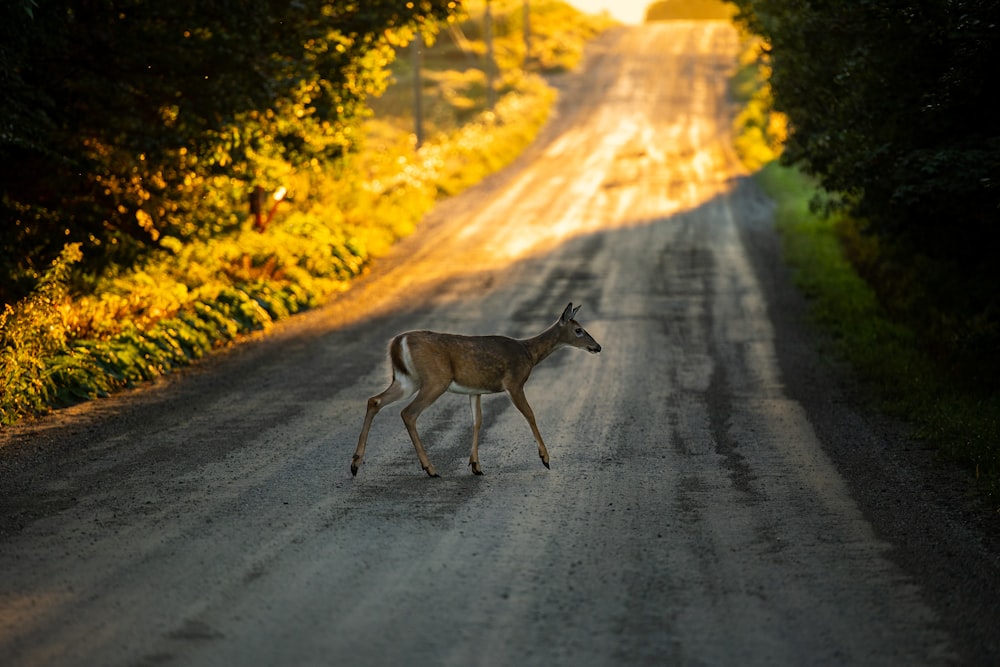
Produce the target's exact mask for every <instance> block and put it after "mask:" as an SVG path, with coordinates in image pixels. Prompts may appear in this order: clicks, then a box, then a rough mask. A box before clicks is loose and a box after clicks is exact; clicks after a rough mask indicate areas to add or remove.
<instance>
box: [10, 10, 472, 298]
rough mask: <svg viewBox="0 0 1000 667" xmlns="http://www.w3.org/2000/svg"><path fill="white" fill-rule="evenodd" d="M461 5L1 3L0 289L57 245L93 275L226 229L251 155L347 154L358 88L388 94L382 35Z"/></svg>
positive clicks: (360, 104)
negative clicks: (73, 246)
mask: <svg viewBox="0 0 1000 667" xmlns="http://www.w3.org/2000/svg"><path fill="white" fill-rule="evenodd" d="M456 10H457V3H456V2H453V1H449V0H417V1H414V2H407V3H401V2H393V1H390V0H354V1H350V0H348V1H339V2H322V1H320V0H300V1H299V2H295V3H287V2H279V1H277V0H262V1H261V2H255V3H252V4H247V3H241V2H232V0H197V2H195V1H194V0H178V1H177V2H169V3H162V2H153V1H152V0H76V1H71V2H40V4H38V3H35V2H34V1H33V0H22V2H15V3H8V4H6V5H5V6H4V7H3V9H0V19H2V23H3V26H4V27H3V28H0V31H2V33H0V34H2V36H3V38H4V39H3V43H2V45H0V77H2V78H0V82H2V83H3V84H4V85H3V86H2V87H0V114H2V115H0V256H2V257H3V259H2V260H0V263H2V265H0V276H3V277H4V279H3V280H2V281H0V297H2V298H3V299H4V300H5V301H6V300H11V299H13V298H16V297H17V296H19V295H20V294H23V293H24V292H25V291H26V289H27V288H28V287H30V285H31V284H32V282H33V281H34V279H35V278H36V277H37V275H38V274H39V267H44V266H46V265H47V264H48V262H49V261H50V260H51V259H52V257H54V256H55V255H56V254H58V252H59V250H60V249H61V248H62V246H63V245H64V244H65V243H67V242H72V241H77V242H82V243H83V244H84V248H85V257H86V258H87V259H86V261H87V262H89V268H90V269H91V270H100V268H101V266H102V265H106V264H110V263H118V264H122V263H126V264H127V263H129V262H132V261H134V260H135V259H136V258H138V257H140V256H142V255H143V254H144V253H146V252H148V251H149V250H150V249H151V248H154V247H156V242H157V240H158V239H160V238H162V237H163V236H164V235H170V236H173V237H176V238H179V239H181V240H183V239H185V238H189V237H191V236H193V235H199V234H211V233H220V232H224V231H225V229H226V228H227V227H231V226H232V225H234V224H237V223H238V222H239V220H240V217H239V216H238V215H237V214H236V211H237V210H240V209H242V208H244V207H245V202H246V197H247V195H248V193H249V192H250V191H251V190H252V188H253V185H254V183H253V182H252V181H254V180H255V179H257V178H260V177H263V178H266V177H267V174H266V166H263V167H262V166H261V163H262V161H263V160H262V158H265V157H266V158H280V159H281V160H284V161H286V162H287V163H289V164H291V165H293V166H295V165H306V164H310V163H312V162H313V161H315V160H318V161H330V160H335V159H337V157H338V156H340V155H342V154H344V153H345V152H346V151H349V150H351V148H352V146H353V145H354V143H355V140H354V136H355V132H354V128H355V126H356V124H357V122H358V119H359V118H360V117H361V115H362V111H363V109H364V100H365V98H366V96H367V95H369V94H373V93H378V92H380V90H381V87H382V86H384V82H385V76H386V75H385V73H384V66H385V64H386V63H387V62H388V60H389V58H391V50H390V49H389V48H388V46H387V45H386V42H385V35H386V31H387V30H391V29H399V28H404V27H406V26H410V27H418V26H420V25H424V24H427V23H432V22H434V21H436V20H440V19H444V18H445V17H447V16H448V15H449V14H450V13H452V12H454V11H456ZM206 207H207V208H209V209H211V210H212V212H213V213H214V214H215V215H214V216H209V215H205V212H206V211H205V209H206ZM196 213H198V214H197V215H196ZM210 218H211V219H214V220H215V221H216V222H214V223H212V224H210V225H206V224H205V223H204V220H206V219H210Z"/></svg>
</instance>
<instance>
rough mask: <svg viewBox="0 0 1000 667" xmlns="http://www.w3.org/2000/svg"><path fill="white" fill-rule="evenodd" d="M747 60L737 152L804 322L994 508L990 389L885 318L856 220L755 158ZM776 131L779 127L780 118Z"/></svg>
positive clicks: (760, 143) (996, 446)
mask: <svg viewBox="0 0 1000 667" xmlns="http://www.w3.org/2000/svg"><path fill="white" fill-rule="evenodd" d="M755 60H756V58H755V57H752V56H747V57H746V58H744V60H743V63H742V68H741V69H742V70H743V71H741V72H740V73H739V74H738V75H737V77H736V78H735V79H734V86H733V89H734V95H736V96H737V98H738V99H739V100H740V101H741V102H742V103H744V104H746V105H747V106H748V108H750V107H753V109H752V111H750V112H748V113H744V114H741V115H740V117H739V118H738V119H737V127H736V134H737V136H738V138H737V149H738V151H739V152H740V153H741V156H742V157H743V159H744V161H745V163H746V164H747V166H748V168H750V169H751V170H753V171H755V172H756V175H755V177H756V179H757V181H758V183H759V184H760V185H761V187H762V188H763V189H764V191H765V192H766V193H767V194H768V195H769V196H770V197H771V198H772V199H774V201H775V202H776V207H777V208H776V213H775V220H776V225H777V228H778V230H779V232H780V233H781V236H782V239H783V244H784V252H785V257H786V259H787V261H788V263H789V264H790V265H791V267H792V268H793V271H794V275H795V280H796V283H797V285H798V286H799V288H800V289H802V291H803V292H804V293H805V295H806V296H807V297H808V298H809V300H810V311H811V315H812V317H813V318H814V319H815V321H816V322H818V323H819V325H820V326H821V327H822V328H823V329H824V330H825V331H826V332H828V333H829V334H830V337H831V340H832V341H833V347H834V350H833V351H834V353H835V354H837V355H839V356H841V357H842V358H844V359H846V360H848V361H849V363H850V364H851V367H852V368H853V369H854V371H855V372H856V373H857V375H858V376H859V377H860V378H861V379H862V380H863V381H864V382H865V384H866V386H867V387H868V388H869V389H870V392H871V396H872V400H873V401H874V402H875V403H876V404H877V406H878V407H879V408H880V409H882V410H884V411H885V412H887V413H888V414H891V415H894V416H896V417H899V418H902V419H904V420H905V421H907V422H908V423H910V424H912V425H913V426H914V427H915V429H916V431H915V432H916V435H917V436H918V437H919V438H921V440H922V441H923V442H924V443H925V444H926V446H928V447H932V448H935V449H937V451H939V452H940V454H941V455H942V456H944V457H945V458H947V459H949V460H951V461H954V462H957V463H958V464H960V465H962V466H963V467H965V468H966V469H967V470H968V471H969V473H970V476H971V477H972V478H973V479H974V480H975V484H974V486H975V488H976V489H977V490H978V491H979V492H980V493H982V494H983V495H984V497H985V498H987V500H988V501H989V502H991V503H993V504H996V503H998V502H1000V396H998V395H997V392H995V391H993V389H992V386H995V385H993V384H992V383H991V382H986V383H982V382H976V381H969V379H968V377H967V376H966V375H964V374H963V373H961V372H960V371H956V369H957V368H961V363H962V362H960V361H959V360H958V359H957V358H956V356H955V355H954V354H947V353H945V354H942V353H941V351H940V350H935V349H932V348H933V344H932V342H931V341H929V340H927V337H926V336H924V335H921V334H922V332H921V331H920V330H918V329H917V328H915V327H914V326H913V325H912V324H910V323H908V322H906V321H904V320H903V319H902V318H899V317H894V316H893V315H892V309H891V307H887V305H886V304H885V303H884V302H882V301H881V300H880V298H879V296H878V293H877V291H876V290H875V289H874V288H873V286H872V285H871V284H870V283H869V282H867V281H866V280H865V279H864V278H862V277H861V275H860V274H859V270H858V268H857V264H858V263H862V264H863V263H864V262H866V261H868V260H866V259H864V257H866V256H867V257H868V258H869V259H870V256H871V255H872V254H874V253H878V252H879V248H878V247H877V244H876V243H875V242H874V241H873V240H871V239H869V238H867V237H865V236H863V235H862V234H859V232H858V228H859V224H858V221H856V220H852V219H851V218H850V217H848V216H846V215H844V214H836V213H835V214H830V215H823V214H820V213H817V212H816V211H815V210H814V208H813V207H811V206H810V203H811V202H812V201H814V200H815V199H816V198H817V196H819V197H824V196H826V195H825V193H823V192H822V191H821V190H820V188H819V187H818V186H817V184H816V183H815V182H814V181H813V180H812V179H810V178H809V177H807V176H806V175H804V174H802V173H801V172H800V171H798V170H796V169H794V168H790V167H785V166H782V165H780V164H779V161H778V160H777V157H778V155H774V157H772V158H771V159H770V160H768V159H761V156H764V157H765V158H766V156H767V155H768V154H769V153H773V152H774V149H775V144H774V143H773V141H772V138H771V137H768V136H767V133H766V132H765V131H762V128H764V127H767V126H768V125H769V124H773V121H770V120H769V119H767V94H766V86H763V87H762V86H761V85H759V84H760V83H761V82H763V81H766V77H765V76H761V75H760V74H759V72H747V71H746V70H747V69H753V68H754V67H755V64H754V63H755ZM748 81H750V82H751V84H748V83H747V82H748ZM753 82H756V85H755V84H754V83H753ZM762 90H764V91H765V92H764V93H762V92H761V91H762ZM777 126H778V127H783V121H782V120H779V121H777ZM859 258H861V259H859ZM852 260H853V262H852Z"/></svg>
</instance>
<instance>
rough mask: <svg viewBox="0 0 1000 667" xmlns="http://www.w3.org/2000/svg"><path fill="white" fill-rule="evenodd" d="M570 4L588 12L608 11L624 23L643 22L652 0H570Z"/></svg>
mask: <svg viewBox="0 0 1000 667" xmlns="http://www.w3.org/2000/svg"><path fill="white" fill-rule="evenodd" d="M568 2H569V4H571V5H573V6H574V7H576V8H577V9H579V10H581V11H584V12H587V13H588V14H600V13H602V12H607V13H608V14H611V16H613V17H615V18H616V19H618V20H619V21H621V22H622V23H633V24H637V23H642V20H643V18H644V17H645V16H646V8H647V7H648V6H649V5H650V4H652V0H568Z"/></svg>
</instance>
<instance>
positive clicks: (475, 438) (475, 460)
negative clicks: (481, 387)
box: [469, 394, 483, 475]
mask: <svg viewBox="0 0 1000 667" xmlns="http://www.w3.org/2000/svg"><path fill="white" fill-rule="evenodd" d="M469 404H470V405H471V406H472V455H471V456H470V457H469V465H470V466H472V474H473V475H482V474H483V469H482V468H481V467H480V466H479V429H480V427H481V426H482V425H483V406H482V404H481V402H480V396H479V394H472V395H470V396H469Z"/></svg>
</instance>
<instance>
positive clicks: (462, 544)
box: [0, 23, 1000, 666]
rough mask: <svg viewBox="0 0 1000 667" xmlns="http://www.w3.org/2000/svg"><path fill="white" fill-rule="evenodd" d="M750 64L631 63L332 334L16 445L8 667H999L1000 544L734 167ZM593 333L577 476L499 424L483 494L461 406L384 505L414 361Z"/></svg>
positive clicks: (257, 347)
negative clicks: (857, 401) (480, 342)
mask: <svg viewBox="0 0 1000 667" xmlns="http://www.w3.org/2000/svg"><path fill="white" fill-rule="evenodd" d="M736 52H737V37H736V34H735V32H734V31H733V30H732V29H731V28H729V27H728V26H726V25H724V24H714V23H678V24H667V25H658V26H652V27H643V28H630V29H622V30H620V31H616V32H612V33H609V34H608V35H606V36H605V37H603V38H602V39H601V40H599V41H598V42H597V43H596V44H594V46H593V49H592V50H591V52H590V56H589V58H588V60H587V67H586V69H585V71H583V72H582V73H580V74H574V75H571V76H567V77H566V79H565V80H564V81H563V82H562V83H561V85H562V98H561V100H562V101H561V104H560V107H559V113H558V116H557V117H556V118H555V119H554V120H553V121H552V123H551V124H550V126H549V127H548V128H547V129H546V130H545V132H544V135H543V136H542V138H541V139H540V141H539V142H538V143H537V144H536V145H535V146H534V147H532V148H531V149H530V150H529V151H528V153H527V154H526V155H524V156H523V157H522V158H521V159H520V160H519V161H518V162H517V163H516V164H515V165H514V166H513V167H511V168H510V169H508V170H507V171H505V172H504V173H502V174H500V175H498V176H496V177H493V178H491V179H489V180H488V181H487V182H486V183H484V184H482V185H481V186H480V187H477V188H475V189H473V190H471V191H469V192H467V193H466V194H464V195H462V196H460V197H457V198H455V199H453V200H451V201H449V202H446V203H445V204H444V205H442V206H441V207H440V208H439V209H438V210H436V211H435V213H434V214H433V215H432V216H430V218H429V219H428V220H427V221H426V223H425V224H424V225H423V227H422V228H421V230H420V231H419V232H418V233H417V234H415V235H414V236H413V237H411V238H410V239H408V240H407V241H406V242H404V243H402V244H400V245H399V246H398V247H397V248H396V250H395V252H394V253H393V254H392V255H391V256H390V257H388V258H386V259H385V260H383V261H380V262H379V263H378V264H377V265H376V266H375V267H374V268H373V270H372V272H371V273H370V274H369V275H368V276H366V277H365V278H364V279H363V280H361V281H360V283H359V284H358V285H357V287H356V288H355V289H353V290H351V291H350V292H349V293H347V294H346V295H344V297H343V298H341V299H339V300H337V301H336V302H335V303H333V304H331V305H330V306H329V307H328V308H324V309H322V310H320V311H316V312H313V313H310V314H307V315H305V316H303V317H300V318H296V319H295V320H293V321H292V322H289V323H286V324H284V325H281V326H280V327H279V328H278V330H277V331H275V332H272V333H271V334H270V335H268V336H266V337H261V338H260V339H258V340H255V341H251V342H250V343H249V344H247V345H244V346H241V347H239V348H237V349H235V350H232V351H230V352H228V353H226V354H223V355H220V356H218V357H216V358H214V359H212V360H210V361H208V362H207V363H205V364H203V365H202V366H201V367H200V368H198V369H195V370H193V371H190V372H187V373H184V374H182V375H180V376H177V377H174V378H171V379H169V380H165V381H162V382H160V383H158V384H157V385H155V386H153V387H150V388H146V389H142V390H138V391H135V392H131V393H129V394H126V395H122V396H118V397H115V398H113V399H108V400H103V401H99V402H95V403H93V404H90V405H84V406H79V407H77V408H73V409H71V410H67V411H63V412H61V413H59V414H56V415H54V416H52V417H51V418H47V419H43V420H40V421H38V422H36V423H34V424H29V425H25V426H23V427H19V428H16V429H7V430H5V431H4V432H3V433H2V434H0V444H2V447H0V484H2V491H3V493H2V499H0V510H2V512H0V530H2V533H0V572H2V573H3V576H2V579H0V664H3V665H123V666H139V665H185V666H187V665H341V664H343V665H522V666H523V665H574V666H575V665H644V664H648V665H673V664H684V665H701V664H704V665H725V664H740V665H805V664H809V665H841V664H864V665H890V664H891V665H896V664H926V665H937V664H950V663H953V662H970V663H976V662H981V661H984V660H992V659H995V658H996V657H997V656H998V655H1000V652H998V651H997V647H996V641H997V640H996V638H995V637H994V636H993V630H994V629H995V628H996V627H997V625H996V622H995V621H996V619H997V615H996V602H995V597H994V596H992V595H990V591H991V590H992V591H994V592H995V591H996V583H997V581H998V575H997V573H998V568H997V563H996V558H995V552H992V553H993V554H994V555H991V551H990V548H992V547H991V545H990V544H989V543H987V542H985V541H984V538H983V537H982V536H981V534H980V533H979V532H976V531H972V530H970V529H968V528H967V524H966V523H963V522H962V521H960V519H963V517H965V518H968V516H969V515H968V513H967V512H966V510H965V509H964V506H962V505H961V503H960V502H958V501H954V502H952V501H951V500H950V501H949V502H948V503H945V502H942V501H938V500H936V498H938V497H939V496H938V495H936V493H935V492H934V488H932V487H934V486H935V484H938V483H939V482H940V483H941V484H939V486H944V487H945V488H950V487H947V483H948V482H949V480H947V479H945V480H943V481H942V480H940V479H937V480H931V481H927V478H925V477H923V476H921V475H924V472H923V470H924V468H923V467H922V464H921V463H920V460H921V457H922V456H923V455H922V454H921V453H920V452H919V451H916V452H914V453H912V456H911V457H910V458H906V457H903V458H900V456H901V455H899V454H897V452H898V451H899V450H900V449H901V448H902V449H904V450H905V447H901V445H900V443H898V442H893V441H891V438H892V437H895V436H894V434H895V433H896V432H895V431H893V430H887V427H885V426H884V425H882V424H881V423H880V422H878V421H873V420H872V418H870V416H867V415H866V414H865V413H863V412H860V411H858V410H856V409H855V408H854V407H852V403H851V400H850V399H851V393H850V392H849V391H848V392H847V393H845V392H844V390H843V389H842V388H841V385H839V384H837V383H835V382H834V381H833V379H835V378H836V377H838V375H837V370H836V369H835V368H832V367H829V366H828V365H826V364H825V363H823V362H821V361H820V360H819V358H818V357H817V355H816V351H815V349H814V347H813V345H812V343H811V342H810V338H809V334H808V331H807V330H806V329H805V328H804V324H803V322H802V321H801V314H802V303H801V301H800V300H799V299H798V297H797V296H796V295H795V293H794V290H792V289H791V288H790V287H789V284H788V280H787V276H786V275H785V273H784V270H783V269H782V268H781V265H780V262H779V260H778V255H777V250H776V248H777V241H776V239H775V236H774V233H773V231H772V229H771V220H770V215H771V209H770V205H769V203H768V201H767V200H766V199H765V198H763V197H762V196H761V195H760V194H759V192H758V191H757V190H756V189H755V187H754V186H753V185H752V184H751V183H750V182H749V181H748V180H747V179H746V178H745V176H744V175H742V173H741V172H740V170H739V168H738V167H737V166H736V162H735V160H734V158H733V156H732V154H731V152H730V149H729V147H728V146H729V143H728V142H729V126H730V120H731V115H732V109H731V107H730V105H729V102H727V94H726V93H727V84H726V81H727V74H728V73H729V71H730V69H731V67H732V65H733V63H734V56H735V54H736ZM570 301H573V302H574V303H582V304H583V309H582V310H581V312H580V315H579V319H580V321H581V322H582V323H583V324H584V326H586V327H587V329H588V330H589V331H590V332H591V333H592V334H593V335H594V337H595V338H596V339H597V340H598V341H599V342H600V343H601V344H602V345H603V351H602V352H601V354H600V355H596V356H592V355H588V354H585V353H583V352H579V351H576V350H562V351H559V352H557V353H556V354H554V355H553V356H552V357H551V358H549V359H548V360H547V361H545V362H544V363H543V364H542V365H541V366H539V367H538V368H537V369H536V370H535V372H534V374H533V376H532V378H531V380H530V381H529V383H528V385H527V394H528V398H529V400H530V401H531V402H532V405H533V407H534V411H535V414H536V416H537V417H538V421H539V426H540V428H541V431H542V433H543V434H544V436H545V438H546V444H547V445H548V449H549V453H550V454H551V470H546V469H545V468H544V467H542V465H541V463H540V462H539V460H538V457H537V455H536V452H535V445H534V443H533V440H532V436H531V433H530V431H529V429H528V427H527V425H526V424H525V422H524V420H523V419H522V417H521V416H520V414H519V413H518V412H517V411H516V410H515V409H514V408H513V407H512V406H511V405H510V403H509V401H507V399H506V398H505V397H503V396H496V397H487V398H486V399H485V400H484V401H483V408H484V412H485V426H484V434H483V439H482V443H481V447H480V458H481V460H482V465H483V469H484V471H485V475H484V476H483V477H475V476H473V475H471V474H470V472H469V469H468V467H467V461H468V456H469V445H470V442H471V419H470V417H469V414H468V412H469V410H468V401H467V399H465V398H464V397H461V396H456V395H446V396H444V397H443V398H442V399H441V400H440V401H438V403H436V404H435V405H434V406H433V407H432V408H431V409H430V410H428V411H427V412H426V413H425V414H424V415H423V417H422V418H421V421H420V425H421V429H422V435H423V437H424V441H425V444H427V446H428V450H429V455H430V458H431V461H432V462H433V463H434V465H435V466H436V467H437V469H438V471H439V472H440V473H441V475H442V477H441V478H440V479H429V478H428V477H427V476H426V475H425V474H424V473H423V472H422V471H421V470H420V467H419V465H418V463H417V458H416V456H415V454H414V452H413V448H412V446H411V445H410V443H409V440H408V438H407V436H406V433H405V431H404V429H403V425H402V423H401V421H400V420H399V418H398V410H397V409H395V408H390V409H387V410H386V411H384V412H383V413H382V414H381V415H379V417H378V419H377V420H376V421H375V426H374V428H373V430H372V434H371V439H370V440H369V446H368V453H367V457H366V460H365V464H364V466H363V467H362V468H361V470H360V472H359V474H358V476H357V478H354V479H352V477H351V474H350V470H349V466H350V461H351V454H352V453H353V450H354V446H355V444H356V442H357V436H358V432H359V430H360V427H361V422H362V418H363V415H364V408H365V400H366V398H367V397H368V396H370V395H372V394H374V393H376V392H378V391H381V390H382V389H383V388H384V387H385V385H386V383H387V380H388V368H387V364H386V362H385V345H386V342H387V341H388V339H389V338H390V337H391V336H392V335H393V334H394V333H397V332H399V331H402V330H406V329H416V328H433V329H440V330H448V331H454V332H464V333H473V334H476V333H505V334H508V335H514V336H528V335H532V334H534V333H536V332H538V331H540V330H541V329H542V328H544V327H545V326H547V325H548V324H550V323H551V322H552V321H554V320H555V319H556V318H557V317H558V315H559V313H560V312H561V311H562V309H563V307H564V306H565V305H566V303H568V302H570ZM911 458H912V461H911ZM913 461H916V463H914V462H913ZM932 482H933V484H932ZM946 495H947V494H946ZM949 498H951V497H950V496H949ZM952 500H954V499H953V498H952ZM956 508H957V509H956ZM991 604H992V605H993V606H992V607H991V606H990V605H991ZM981 664H985V663H981Z"/></svg>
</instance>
